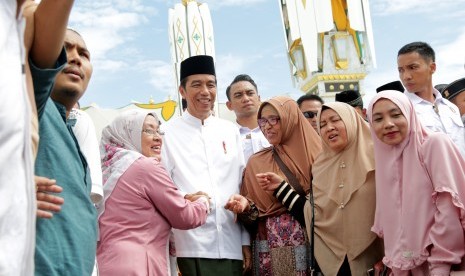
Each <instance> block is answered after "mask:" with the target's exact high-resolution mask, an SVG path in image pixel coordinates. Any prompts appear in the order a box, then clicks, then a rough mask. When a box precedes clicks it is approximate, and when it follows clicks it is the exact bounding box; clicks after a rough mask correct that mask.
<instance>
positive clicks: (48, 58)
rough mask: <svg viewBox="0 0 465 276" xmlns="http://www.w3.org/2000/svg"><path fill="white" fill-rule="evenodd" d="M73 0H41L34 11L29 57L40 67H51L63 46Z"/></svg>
mask: <svg viewBox="0 0 465 276" xmlns="http://www.w3.org/2000/svg"><path fill="white" fill-rule="evenodd" d="M73 3H74V0H42V1H41V2H40V4H39V6H38V7H37V9H36V11H35V13H34V39H33V43H32V45H31V49H30V52H29V57H30V58H31V60H32V61H33V62H34V64H35V65H36V66H37V67H39V68H42V69H46V68H53V67H54V66H55V63H56V60H57V58H58V56H59V55H60V52H61V49H62V48H63V41H64V38H65V33H66V29H67V27H68V19H69V15H70V13H71V8H72V6H73Z"/></svg>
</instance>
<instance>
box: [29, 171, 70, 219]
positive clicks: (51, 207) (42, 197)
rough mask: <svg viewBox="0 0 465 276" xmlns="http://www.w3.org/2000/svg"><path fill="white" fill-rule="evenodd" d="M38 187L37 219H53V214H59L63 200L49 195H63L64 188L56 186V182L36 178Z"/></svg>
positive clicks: (44, 178)
mask: <svg viewBox="0 0 465 276" xmlns="http://www.w3.org/2000/svg"><path fill="white" fill-rule="evenodd" d="M34 180H35V183H36V187H37V193H36V197H37V217H39V218H52V217H53V212H59V211H60V210H61V205H63V203H64V200H63V198H61V197H59V196H56V195H51V194H49V193H61V192H62V191H63V188H61V187H60V186H58V185H56V180H54V179H48V178H46V177H42V176H34Z"/></svg>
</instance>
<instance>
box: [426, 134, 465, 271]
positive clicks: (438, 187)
mask: <svg viewBox="0 0 465 276" xmlns="http://www.w3.org/2000/svg"><path fill="white" fill-rule="evenodd" d="M423 157H424V159H423V162H424V164H425V167H426V169H427V171H428V174H429V176H430V177H431V181H432V183H433V188H434V191H433V193H434V194H436V196H435V204H436V208H437V210H436V213H435V216H434V224H433V225H432V227H431V232H430V239H431V242H432V244H433V247H432V248H431V253H430V257H429V258H428V262H429V264H430V271H431V275H449V270H450V266H451V265H452V264H458V263H460V261H461V258H462V257H463V256H464V255H465V246H464V244H465V238H464V231H463V227H462V223H463V221H461V220H462V216H463V213H464V210H463V204H464V202H463V200H464V198H465V189H464V188H463V187H462V185H458V184H461V183H465V175H464V174H463V173H462V174H461V173H457V172H460V171H462V172H463V171H465V161H464V160H463V159H462V157H461V156H460V153H459V151H458V149H457V148H456V147H455V145H454V144H453V143H452V141H451V140H450V139H449V138H448V137H447V136H445V135H443V134H439V133H435V134H433V135H431V136H430V138H429V139H428V141H427V142H426V143H425V145H424V151H423ZM434 194H433V195H434ZM453 196H454V197H456V198H455V199H454V200H453V198H452V197H453ZM455 200H458V201H461V202H460V203H461V204H460V205H461V206H462V207H461V208H460V207H459V206H460V205H456V204H454V201H455Z"/></svg>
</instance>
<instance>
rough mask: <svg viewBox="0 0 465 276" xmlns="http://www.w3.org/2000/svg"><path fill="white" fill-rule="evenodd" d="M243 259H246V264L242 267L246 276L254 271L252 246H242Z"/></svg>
mask: <svg viewBox="0 0 465 276" xmlns="http://www.w3.org/2000/svg"><path fill="white" fill-rule="evenodd" d="M242 257H243V259H244V261H243V262H244V264H243V265H242V268H243V270H242V274H243V275H244V274H246V273H247V272H248V271H250V270H251V269H252V250H251V249H250V246H248V245H243V246H242Z"/></svg>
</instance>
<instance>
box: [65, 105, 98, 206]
mask: <svg viewBox="0 0 465 276" xmlns="http://www.w3.org/2000/svg"><path fill="white" fill-rule="evenodd" d="M68 120H76V122H75V124H74V125H73V126H72V129H73V133H74V136H76V140H77V141H78V144H79V147H80V148H81V151H82V153H83V154H84V156H85V158H86V160H87V165H88V166H89V171H90V179H91V181H92V190H91V193H90V197H91V199H92V202H93V203H94V204H97V203H99V202H100V201H101V200H102V199H103V186H102V165H101V162H100V150H99V143H98V141H97V134H96V133H95V126H94V123H93V121H92V119H91V118H90V116H89V115H88V114H87V113H86V112H85V111H82V110H79V109H74V108H73V109H72V110H71V112H70V114H69V116H68Z"/></svg>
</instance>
